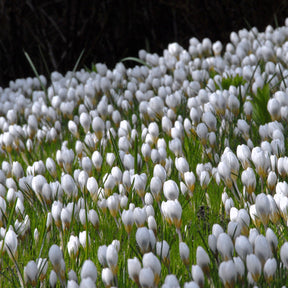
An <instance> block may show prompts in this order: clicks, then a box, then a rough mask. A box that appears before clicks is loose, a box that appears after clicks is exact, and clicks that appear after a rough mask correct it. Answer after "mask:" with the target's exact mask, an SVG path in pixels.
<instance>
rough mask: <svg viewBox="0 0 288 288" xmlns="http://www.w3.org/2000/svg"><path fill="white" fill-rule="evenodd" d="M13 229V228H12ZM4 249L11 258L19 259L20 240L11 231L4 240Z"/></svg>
mask: <svg viewBox="0 0 288 288" xmlns="http://www.w3.org/2000/svg"><path fill="white" fill-rule="evenodd" d="M10 227H12V226H10ZM4 245H5V246H4V247H5V249H6V251H7V253H8V255H9V257H10V258H12V259H13V258H17V246H18V240H17V235H16V233H15V232H14V231H13V230H11V229H9V230H8V231H7V232H6V235H5V239H4Z"/></svg>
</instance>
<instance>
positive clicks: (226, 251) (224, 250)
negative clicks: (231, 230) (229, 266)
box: [217, 233, 234, 261]
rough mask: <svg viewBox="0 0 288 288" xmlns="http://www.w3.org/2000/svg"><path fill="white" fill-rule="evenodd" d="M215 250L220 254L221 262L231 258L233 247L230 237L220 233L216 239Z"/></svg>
mask: <svg viewBox="0 0 288 288" xmlns="http://www.w3.org/2000/svg"><path fill="white" fill-rule="evenodd" d="M217 250H218V251H219V252H220V253H221V255H222V258H223V260H225V261H227V260H229V259H231V258H232V255H233V251H234V246H233V242H232V240H231V238H230V236H229V235H228V234H226V233H221V234H220V235H219V236H218V238H217Z"/></svg>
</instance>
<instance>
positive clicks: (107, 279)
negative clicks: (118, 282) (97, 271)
mask: <svg viewBox="0 0 288 288" xmlns="http://www.w3.org/2000/svg"><path fill="white" fill-rule="evenodd" d="M101 278H102V282H103V283H104V285H105V287H107V288H108V287H112V286H113V283H114V275H113V272H112V270H111V269H110V268H103V270H102V273H101Z"/></svg>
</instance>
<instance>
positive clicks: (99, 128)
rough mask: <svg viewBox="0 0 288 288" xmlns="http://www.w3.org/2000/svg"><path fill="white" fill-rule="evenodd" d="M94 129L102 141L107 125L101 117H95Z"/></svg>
mask: <svg viewBox="0 0 288 288" xmlns="http://www.w3.org/2000/svg"><path fill="white" fill-rule="evenodd" d="M92 129H93V131H94V132H95V135H96V137H97V139H101V138H102V136H103V132H104V129H105V123H104V121H103V119H102V118H100V117H99V116H96V117H94V119H93V121H92Z"/></svg>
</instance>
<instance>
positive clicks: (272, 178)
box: [267, 171, 278, 192]
mask: <svg viewBox="0 0 288 288" xmlns="http://www.w3.org/2000/svg"><path fill="white" fill-rule="evenodd" d="M277 180H278V179H277V175H276V173H275V172H274V171H270V172H269V173H268V177H267V186H268V188H269V189H270V191H272V192H273V191H274V189H275V187H276V184H277Z"/></svg>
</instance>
